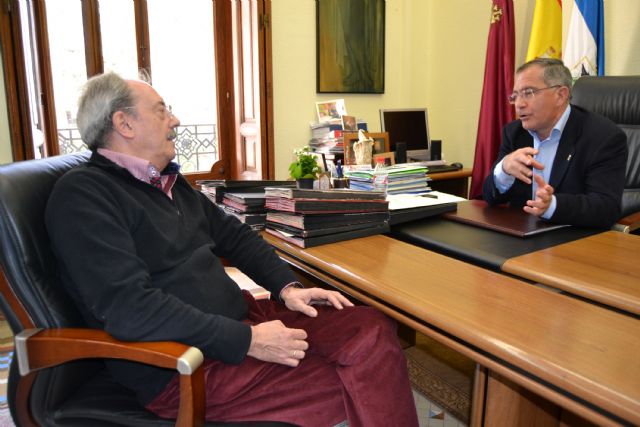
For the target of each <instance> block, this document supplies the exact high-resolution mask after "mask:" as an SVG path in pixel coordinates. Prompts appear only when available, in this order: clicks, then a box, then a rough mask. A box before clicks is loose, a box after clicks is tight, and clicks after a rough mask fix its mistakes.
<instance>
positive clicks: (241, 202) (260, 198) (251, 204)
mask: <svg viewBox="0 0 640 427" xmlns="http://www.w3.org/2000/svg"><path fill="white" fill-rule="evenodd" d="M264 202H265V196H264V190H263V191H259V192H255V193H224V196H223V198H222V205H223V209H224V210H225V211H226V212H227V213H228V214H230V215H233V216H235V217H236V218H238V219H239V220H240V222H244V223H245V224H247V225H249V226H251V228H253V229H254V230H262V229H263V228H264V224H265V221H266V219H267V209H266V208H265V207H264Z"/></svg>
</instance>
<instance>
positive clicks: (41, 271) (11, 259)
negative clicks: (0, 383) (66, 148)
mask: <svg viewBox="0 0 640 427" xmlns="http://www.w3.org/2000/svg"><path fill="white" fill-rule="evenodd" d="M88 158H89V154H88V153H80V154H69V155H64V156H56V157H50V158H46V159H41V160H29V161H24V162H16V163H10V164H7V165H2V166H0V268H1V270H2V273H4V278H5V279H4V280H5V281H6V285H8V287H9V290H10V291H11V292H9V293H13V296H12V295H6V294H5V292H3V293H2V297H1V298H0V303H1V304H2V311H3V312H4V313H5V316H6V317H7V320H8V321H9V324H10V326H11V329H12V330H13V332H14V333H18V332H20V331H21V330H23V329H25V328H29V327H34V326H35V327H40V328H50V327H69V326H80V325H84V321H83V320H82V317H81V316H80V313H79V312H78V310H77V309H76V307H75V305H74V303H73V302H72V300H71V298H70V297H69V296H68V295H67V293H66V292H65V291H64V290H63V288H62V286H61V284H60V283H59V280H58V277H57V270H56V263H55V259H54V255H53V252H52V250H51V247H50V242H49V236H48V234H47V230H46V227H45V222H44V212H45V207H46V204H47V201H48V199H49V194H50V193H51V190H52V188H53V185H54V184H55V182H56V181H57V179H58V178H60V176H62V175H63V174H64V173H65V172H66V171H68V170H69V169H71V168H72V167H74V166H76V165H78V164H80V163H83V162H86V161H87V159H88ZM69 220H70V221H73V220H77V218H69ZM69 238H73V237H72V236H69ZM0 280H3V279H2V278H1V277H0ZM14 297H15V299H14Z"/></svg>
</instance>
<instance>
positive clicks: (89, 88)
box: [77, 72, 135, 151]
mask: <svg viewBox="0 0 640 427" xmlns="http://www.w3.org/2000/svg"><path fill="white" fill-rule="evenodd" d="M133 103H134V95H133V91H132V90H131V88H130V87H129V85H128V84H127V82H126V80H124V79H123V78H122V77H120V76H119V75H118V74H116V73H113V72H109V73H105V74H100V75H97V76H94V77H91V78H90V79H89V80H87V82H86V83H85V85H84V87H83V90H82V94H81V95H80V99H79V100H78V116H77V124H78V129H79V131H80V136H81V137H82V140H83V141H84V142H85V144H87V146H88V147H89V149H90V150H93V151H95V150H97V149H98V148H101V147H105V146H106V144H107V137H108V136H109V134H110V133H111V132H112V131H113V125H112V117H113V114H114V113H115V112H116V111H121V110H123V109H125V108H129V107H132V106H133ZM134 113H135V112H134Z"/></svg>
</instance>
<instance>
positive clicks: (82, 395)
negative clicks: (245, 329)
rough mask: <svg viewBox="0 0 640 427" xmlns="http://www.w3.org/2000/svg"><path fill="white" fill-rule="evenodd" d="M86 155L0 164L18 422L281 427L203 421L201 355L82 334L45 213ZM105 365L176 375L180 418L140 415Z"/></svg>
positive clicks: (2, 265) (1, 258) (3, 274)
mask: <svg viewBox="0 0 640 427" xmlns="http://www.w3.org/2000/svg"><path fill="white" fill-rule="evenodd" d="M88 157H89V155H88V153H82V154H70V155H65V156H58V157H51V158H47V159H42V160H30V161H25V162H17V163H12V164H8V165H3V166H0V308H1V309H2V312H3V313H4V314H5V317H6V318H7V321H8V323H9V325H10V327H11V329H12V331H13V333H14V335H16V346H15V351H14V357H13V361H12V363H11V368H10V373H9V384H8V391H7V395H8V400H9V407H10V410H11V414H12V417H13V419H14V420H15V423H16V425H18V426H32V425H42V426H74V427H76V426H77V427H80V426H102V427H106V426H168V425H174V424H175V425H178V426H185V427H186V426H202V425H205V426H239V425H243V426H245V425H254V426H261V427H266V426H284V425H286V424H282V423H271V422H264V423H262V422H261V423H242V424H239V423H238V424H234V423H209V422H207V423H204V374H203V370H202V369H201V366H200V364H201V363H202V361H203V356H202V353H201V352H200V350H198V349H197V348H195V347H189V346H187V345H183V344H180V343H175V342H144V343H142V342H122V341H118V340H116V339H114V338H112V337H111V336H109V335H108V334H107V333H106V332H104V331H100V330H95V329H87V328H86V325H85V323H84V321H83V319H82V316H81V315H80V313H79V311H78V310H77V309H76V307H75V305H74V303H73V301H72V300H71V298H70V297H69V296H68V295H67V294H66V292H65V291H64V289H63V287H62V285H61V283H60V282H59V279H58V277H57V274H56V263H55V260H54V256H53V253H52V251H51V248H50V242H49V237H48V235H47V232H46V228H45V223H44V211H45V206H46V203H47V200H48V197H49V194H50V192H51V189H52V188H53V185H54V183H55V182H56V180H57V179H58V178H59V177H60V176H61V175H62V174H63V173H64V172H66V171H67V170H69V169H70V168H72V167H74V166H76V165H78V164H80V163H82V162H85V161H86V160H87V159H88ZM69 220H70V221H74V220H79V218H69ZM69 238H70V239H72V238H73V236H69ZM104 358H118V359H126V360H131V361H136V362H140V363H145V364H149V365H153V366H158V367H162V368H167V369H174V370H176V371H178V372H179V373H180V374H181V377H180V410H179V416H178V419H177V420H163V419H160V418H158V417H157V416H155V415H154V414H153V413H151V412H149V411H147V410H145V409H144V408H143V407H142V406H141V405H140V404H139V403H138V401H137V400H136V397H135V394H134V393H133V392H132V391H130V390H128V389H126V388H124V387H123V386H121V385H119V384H117V383H116V382H115V381H114V380H113V379H112V378H111V377H110V375H109V374H108V372H107V371H106V368H105V366H104V363H103V362H102V359H104ZM18 369H19V371H18Z"/></svg>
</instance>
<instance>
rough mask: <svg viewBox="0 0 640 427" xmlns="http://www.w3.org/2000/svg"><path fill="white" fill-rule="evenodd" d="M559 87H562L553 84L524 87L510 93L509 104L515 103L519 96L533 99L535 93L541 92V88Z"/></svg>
mask: <svg viewBox="0 0 640 427" xmlns="http://www.w3.org/2000/svg"><path fill="white" fill-rule="evenodd" d="M557 87H561V85H553V86H548V87H541V88H540V89H536V88H532V87H529V88H526V89H522V90H521V91H517V90H514V91H513V93H512V94H511V95H509V98H507V99H508V100H509V104H515V103H516V101H517V100H518V97H521V98H522V99H524V100H529V99H533V98H534V96H535V94H536V93H538V92H540V91H541V90H546V89H555V88H557Z"/></svg>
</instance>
